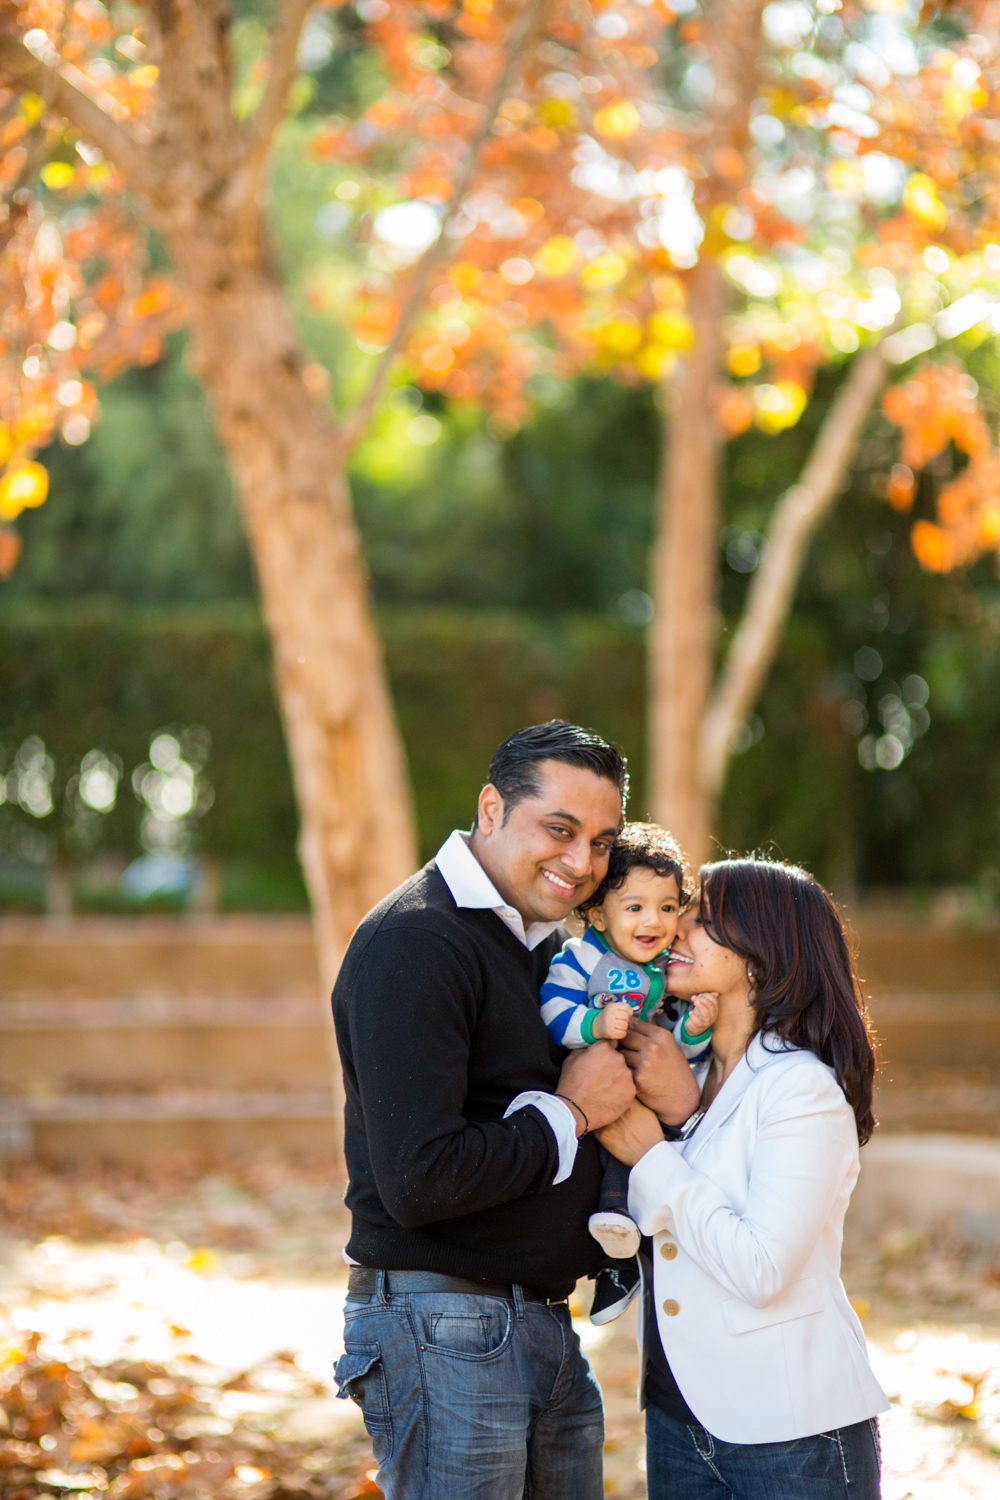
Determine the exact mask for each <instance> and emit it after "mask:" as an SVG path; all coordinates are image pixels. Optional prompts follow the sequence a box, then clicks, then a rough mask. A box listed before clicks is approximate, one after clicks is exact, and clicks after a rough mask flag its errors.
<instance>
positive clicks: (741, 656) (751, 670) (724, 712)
mask: <svg viewBox="0 0 1000 1500" xmlns="http://www.w3.org/2000/svg"><path fill="white" fill-rule="evenodd" d="M885 370H886V359H885V355H884V353H883V350H882V345H881V343H879V344H876V345H875V346H874V347H873V348H870V349H867V350H866V351H865V352H864V354H861V355H859V357H858V358H857V359H856V360H855V361H854V364H853V365H852V366H851V373H850V374H849V376H848V377H847V379H846V380H845V381H844V383H843V385H842V386H841V387H840V390H839V391H838V392H837V396H836V399H835V400H834V402H833V405H832V406H831V407H830V410H829V412H828V413H827V417H826V420H825V421H824V423H823V425H822V427H821V428H820V430H819V433H818V435H817V437H816V441H815V443H814V444H813V448H812V452H811V453H810V455H809V458H808V460H807V461H806V466H805V468H804V469H803V471H802V477H801V479H800V480H799V483H798V484H795V485H793V486H792V487H791V489H789V490H786V491H785V493H784V495H782V497H781V499H780V500H779V501H778V504H777V505H776V506H775V509H774V513H773V515H772V517H771V523H770V525H769V526H768V530H767V541H766V546H765V549H764V553H763V557H762V559H761V563H760V567H759V568H758V569H757V572H756V573H755V574H754V579H753V582H752V583H751V585H750V589H749V592H748V594H747V600H746V604H745V606H744V609H743V616H742V619H741V620H740V623H739V626H738V627H737V630H736V634H735V636H734V638H733V643H732V645H731V646H730V648H729V652H728V654H727V656H726V661H725V665H724V667H723V669H722V674H721V677H720V679H719V683H718V686H717V687H716V690H715V693H714V694H713V696H712V702H711V704H710V706H709V709H708V712H707V714H706V715H705V719H704V722H703V723H702V728H701V747H700V761H701V765H700V774H701V777H702V780H703V783H704V785H705V787H706V790H708V791H709V792H710V793H711V794H713V795H717V794H718V792H719V791H720V790H721V787H722V783H723V779H724V777H725V772H726V765H727V764H728V761H729V758H730V755H731V753H732V750H731V745H732V739H733V734H734V732H735V730H736V728H737V726H738V725H739V724H740V722H741V721H742V720H743V719H744V718H745V717H746V715H747V713H748V712H749V711H750V709H751V707H752V705H753V703H754V702H755V700H756V698H757V694H758V693H759V692H760V689H761V687H762V685H763V682H764V679H765V677H766V676H767V673H768V672H769V670H770V668H771V664H772V663H773V661H774V655H775V651H776V650H777V646H778V641H779V639H780V636H781V631H782V628H783V626H784V623H785V620H786V618H787V616H788V612H789V609H790V608H791V604H792V599H793V597H794V594H795V588H796V585H797V583H798V580H799V575H800V573H801V570H802V563H803V560H804V558H805V554H806V549H807V547H808V545H809V542H810V541H811V539H812V537H813V534H814V533H815V531H816V528H817V527H818V526H819V524H820V522H821V521H822V520H823V518H824V516H826V514H827V512H828V511H829V510H830V509H831V508H832V506H833V504H834V501H835V500H836V498H837V495H838V494H839V492H840V488H841V485H842V483H843V480H844V476H845V474H846V472H847V468H848V465H849V463H850V461H851V457H852V455H853V453H854V449H855V446H856V444H857V441H858V438H859V437H860V435H861V431H862V428H863V427H864V424H865V420H866V418H867V416H868V413H869V411H870V410H871V407H872V403H873V402H874V400H875V398H876V396H877V395H878V391H879V387H880V386H881V384H882V381H883V379H884V377H885Z"/></svg>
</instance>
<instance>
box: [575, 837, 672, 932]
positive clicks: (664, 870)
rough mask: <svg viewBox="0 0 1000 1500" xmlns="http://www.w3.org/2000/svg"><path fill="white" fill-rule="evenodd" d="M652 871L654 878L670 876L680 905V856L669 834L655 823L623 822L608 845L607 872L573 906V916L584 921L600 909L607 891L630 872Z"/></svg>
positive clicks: (616, 887)
mask: <svg viewBox="0 0 1000 1500" xmlns="http://www.w3.org/2000/svg"><path fill="white" fill-rule="evenodd" d="M637 868H638V869H643V870H655V872H656V874H657V875H662V876H664V877H666V876H667V875H673V876H674V877H675V878H676V880H677V892H678V895H679V896H680V902H681V905H682V906H683V905H684V902H685V900H686V899H687V892H686V891H685V888H684V874H685V866H684V856H683V854H682V853H681V851H680V845H679V844H678V843H677V840H676V839H675V838H674V837H673V835H672V834H669V833H668V832H667V830H666V829H665V828H661V827H660V826H659V824H658V823H626V824H625V827H624V828H623V829H622V831H621V833H620V834H619V835H618V837H617V838H616V839H615V841H614V843H613V844H612V845H611V855H610V858H609V859H608V873H607V874H606V875H605V877H604V879H603V880H602V881H601V883H600V885H599V886H598V887H597V890H596V891H595V892H594V894H593V895H592V896H590V897H589V898H588V899H587V900H586V901H582V902H581V903H580V905H579V906H578V907H577V915H578V916H581V917H583V918H584V920H586V916H587V913H588V911H590V909H591V907H593V906H601V905H602V904H603V902H604V898H605V896H606V895H607V894H608V892H609V891H618V890H621V888H622V886H623V885H624V884H625V879H626V877H627V875H628V873H629V871H630V870H635V869H637Z"/></svg>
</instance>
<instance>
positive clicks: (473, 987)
mask: <svg viewBox="0 0 1000 1500" xmlns="http://www.w3.org/2000/svg"><path fill="white" fill-rule="evenodd" d="M557 945H558V940H557V938H556V936H555V935H553V936H552V937H550V938H548V939H546V940H545V941H544V942H542V943H540V944H539V945H538V946H537V947H536V948H535V949H534V951H533V952H529V951H528V949H527V948H525V946H524V945H523V943H520V942H519V941H518V940H517V938H516V937H515V936H514V934H513V933H512V932H511V931H510V930H509V929H508V928H507V927H506V926H505V925H504V923H503V922H501V920H500V918H499V917H498V916H497V915H496V913H495V912H492V911H481V910H467V909H464V908H457V907H456V905H455V901H454V898H453V897H452V895H451V892H450V891H449V890H448V887H447V885H446V884H445V882H444V880H443V879H442V877H441V876H440V875H439V874H438V871H437V869H436V867H435V866H434V864H433V863H431V864H429V865H427V866H426V868H425V869H423V870H421V871H420V872H419V873H418V874H416V875H414V876H413V877H412V879H410V880H408V881H406V883H405V884H404V885H401V886H400V887H399V889H398V890H396V891H393V892H392V893H391V895H389V896H387V897H386V898H385V900H384V901H382V902H380V903H379V905H378V906H376V907H375V908H374V910H373V911H371V912H369V914H368V916H367V917H366V918H365V919H364V921H363V922H362V923H361V925H360V927H359V928H358V930H357V932H356V933H355V934H354V936H353V938H352V939H351V943H350V946H349V948H348V950H347V954H346V956H345V958H344V963H343V966H342V967H341V971H340V976H339V978H338V980H337V985H336V988H335V990H334V992H333V1014H334V1020H335V1022H336V1027H337V1042H338V1045H339V1047H340V1056H341V1060H342V1063H343V1069H344V1088H345V1093H346V1105H345V1110H344V1152H345V1155H346V1158H347V1169H348V1174H349V1185H348V1190H347V1205H348V1207H349V1209H350V1210H351V1215H352V1219H353V1226H352V1231H351V1238H350V1241H349V1243H348V1246H347V1250H348V1254H349V1255H351V1256H353V1258H354V1259H355V1260H357V1261H360V1263H361V1264H362V1265H365V1266H376V1267H382V1268H385V1269H387V1270H393V1269H395V1270H418V1271H442V1272H445V1273H447V1274H449V1275H452V1276H466V1277H470V1278H472V1279H475V1280H480V1281H501V1282H507V1281H515V1282H520V1283H521V1284H522V1285H524V1286H528V1287H532V1288H534V1289H535V1290H537V1291H540V1292H543V1293H544V1294H545V1295H547V1296H550V1297H561V1296H565V1295H567V1294H568V1293H569V1292H570V1291H571V1290H572V1287H573V1284H574V1282H575V1281H576V1279H577V1277H579V1276H591V1275H593V1274H594V1273H595V1272H596V1271H597V1270H598V1269H599V1267H600V1266H601V1264H602V1263H603V1254H602V1251H601V1248H600V1246H599V1245H598V1244H597V1242H596V1240H594V1239H592V1238H591V1236H590V1234H589V1233H588V1231H587V1217H588V1215H589V1214H590V1213H591V1212H592V1211H593V1209H594V1208H596V1206H597V1200H598V1195H599V1191H600V1177H601V1170H600V1163H599V1160H598V1152H597V1145H596V1143H595V1142H594V1141H593V1140H592V1139H591V1138H590V1137H584V1139H583V1140H582V1141H581V1142H580V1145H579V1149H578V1151H577V1158H576V1164H575V1166H574V1168H573V1172H572V1174H571V1176H570V1177H569V1178H568V1179H567V1180H566V1181H565V1182H562V1183H560V1184H559V1186H558V1187H552V1186H551V1183H552V1178H553V1177H554V1176H555V1174H556V1172H557V1171H558V1151H557V1147H556V1141H555V1136H554V1135H553V1132H552V1130H551V1128H550V1126H549V1124H548V1122H547V1121H546V1119H545V1117H544V1116H543V1115H542V1114H541V1112H540V1111H539V1110H537V1109H534V1108H531V1107H528V1108H526V1109H522V1110H518V1111H517V1113H516V1114H513V1115H511V1116H510V1118H509V1119H507V1120H505V1119H504V1118H503V1114H504V1110H505V1109H506V1108H507V1106H508V1105H509V1104H510V1102H511V1100H512V1099H513V1098H515V1096H516V1095H517V1094H520V1093H522V1092H523V1091H524V1090H526V1089H541V1090H543V1091H545V1092H546V1093H551V1092H552V1091H553V1090H554V1089H555V1087H556V1081H557V1079H558V1076H559V1070H560V1067H561V1065H562V1060H563V1058H564V1057H565V1056H566V1054H565V1052H564V1051H563V1050H562V1049H561V1048H560V1047H558V1046H556V1045H555V1043H553V1042H552V1041H550V1039H549V1035H548V1032H547V1031H546V1029H545V1025H544V1023H543V1021H542V1018H541V1015H540V1013H539V1000H538V991H539V986H540V985H541V982H542V980H543V979H544V978H545V975H546V973H547V972H548V966H549V964H550V963H551V961H552V957H553V954H554V953H555V950H556V947H557Z"/></svg>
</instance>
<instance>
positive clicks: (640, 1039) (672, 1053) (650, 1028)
mask: <svg viewBox="0 0 1000 1500" xmlns="http://www.w3.org/2000/svg"><path fill="white" fill-rule="evenodd" d="M619 1045H620V1047H621V1053H622V1056H623V1057H624V1059H625V1061H626V1063H627V1064H628V1066H629V1068H630V1069H631V1070H632V1077H633V1079H634V1081H635V1092H636V1095H637V1097H638V1098H639V1099H640V1101H641V1102H642V1103H643V1104H646V1105H648V1106H649V1108H650V1109H651V1110H652V1111H653V1113H654V1114H656V1115H658V1116H659V1118H660V1119H661V1120H662V1121H663V1123H664V1125H683V1124H684V1121H685V1120H686V1119H687V1118H688V1116H689V1115H692V1114H693V1113H694V1111H695V1110H696V1109H697V1108H698V1098H699V1091H698V1085H697V1083H696V1082H695V1078H694V1074H693V1073H692V1072H691V1068H690V1066H689V1064H688V1061H687V1058H686V1057H685V1056H684V1054H683V1052H682V1051H681V1049H680V1048H679V1047H678V1045H677V1043H676V1042H675V1041H674V1039H673V1037H672V1036H671V1035H670V1032H669V1031H666V1030H664V1028H663V1027H662V1026H657V1025H655V1024H654V1023H653V1022H652V1021H640V1020H637V1019H636V1017H635V1016H633V1017H632V1023H631V1025H630V1026H629V1029H628V1032H627V1034H626V1036H625V1038H624V1040H623V1041H622V1042H621V1043H620V1044H619ZM608 1149H609V1150H610V1147H609V1148H608Z"/></svg>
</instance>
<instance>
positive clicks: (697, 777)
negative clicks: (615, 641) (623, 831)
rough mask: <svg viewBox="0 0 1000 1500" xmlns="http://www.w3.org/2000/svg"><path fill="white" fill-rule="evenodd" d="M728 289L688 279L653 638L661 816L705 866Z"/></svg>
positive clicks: (672, 395) (714, 280) (716, 273)
mask: <svg viewBox="0 0 1000 1500" xmlns="http://www.w3.org/2000/svg"><path fill="white" fill-rule="evenodd" d="M725 303H726V288H725V284H724V282H723V279H722V273H721V271H720V270H719V267H718V264H717V262H716V261H715V260H714V258H712V257H710V256H705V257H703V258H702V259H701V260H700V261H699V262H698V264H697V266H696V267H695V269H694V270H693V272H692V273H691V276H690V280H689V287H688V302H687V313H688V317H689V318H690V320H691V325H692V332H693V343H692V347H691V349H690V351H689V352H688V354H687V355H686V356H685V357H684V360H683V363H682V364H681V365H680V367H679V369H678V372H677V375H676V376H675V379H674V381H673V383H672V386H671V387H670V389H669V392H668V393H667V394H668V398H669V403H668V404H669V410H668V412H667V413H666V414H665V417H664V423H665V441H664V447H663V457H662V468H661V472H660V477H659V481H658V485H657V524H656V535H655V539H654V545H653V559H652V589H653V599H654V601H655V604H656V613H655V615H654V617H653V621H652V624H651V626H650V631H649V768H650V803H651V807H652V814H653V817H654V818H655V819H656V820H657V822H659V823H663V824H665V826H666V827H668V828H669V829H670V830H671V831H672V832H673V834H674V836H675V837H676V838H677V839H678V840H679V842H680V845H681V848H682V849H683V850H684V852H685V853H686V854H687V856H688V858H689V859H691V860H692V861H693V862H694V863H696V864H698V863H700V862H701V861H702V860H704V859H706V858H707V857H708V852H709V838H710V835H711V831H712V830H711V824H710V805H709V801H708V798H707V797H706V796H705V793H704V789H703V787H702V778H701V773H700V763H699V752H698V743H699V735H700V732H701V724H702V720H703V718H704V716H705V712H706V709H707V707H708V701H709V695H710V693H711V688H712V677H713V675H714V665H715V639H716V635H717V632H718V611H717V609H716V604H715V593H716V577H717V572H718V565H717V553H718V546H719V493H718V489H719V458H720V450H721V443H722V434H721V430H720V427H719V423H718V420H717V418H716V415H715V406H714V398H715V386H716V382H717V379H718V371H719V368H720V366H721V363H722V357H723V348H724V345H723V335H722V318H723V313H724V310H725Z"/></svg>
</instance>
